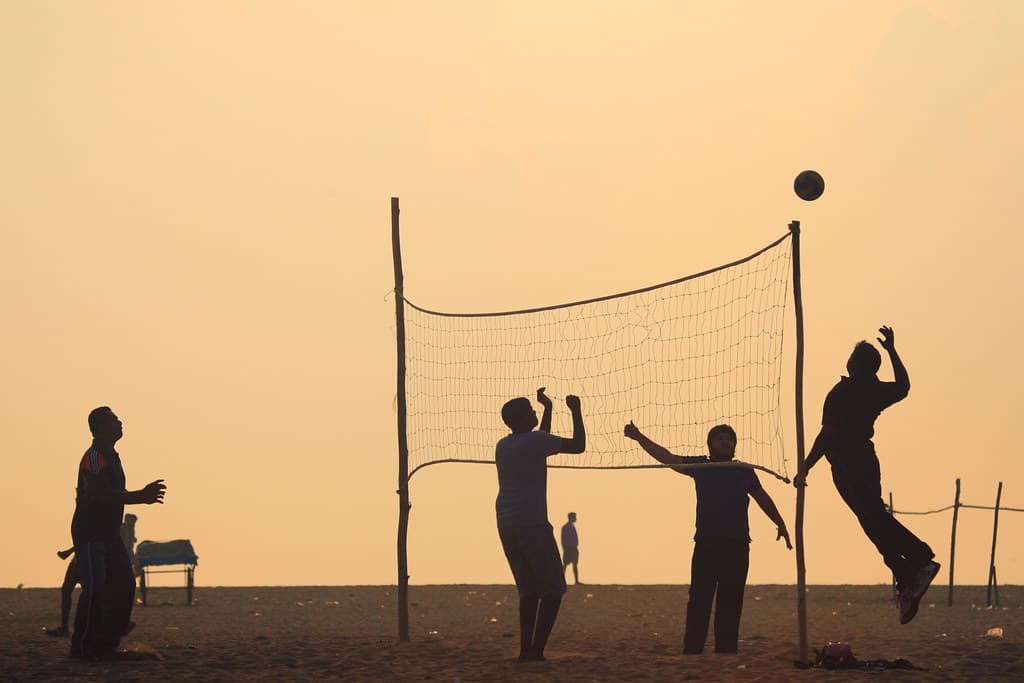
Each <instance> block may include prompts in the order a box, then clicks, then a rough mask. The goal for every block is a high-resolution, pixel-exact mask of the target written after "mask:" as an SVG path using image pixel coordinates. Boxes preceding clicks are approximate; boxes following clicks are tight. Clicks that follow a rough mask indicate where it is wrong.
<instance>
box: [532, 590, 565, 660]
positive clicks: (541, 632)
mask: <svg viewBox="0 0 1024 683" xmlns="http://www.w3.org/2000/svg"><path fill="white" fill-rule="evenodd" d="M561 605H562V596H561V595H555V596H546V597H543V598H541V600H540V608H539V609H538V610H537V632H536V633H534V635H533V649H532V651H531V653H530V658H531V659H532V660H533V661H535V662H542V661H544V647H545V646H546V645H547V644H548V636H550V635H551V629H552V628H554V626H555V619H556V618H557V617H558V608H559V607H560V606H561Z"/></svg>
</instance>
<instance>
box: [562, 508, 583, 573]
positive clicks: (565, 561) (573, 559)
mask: <svg viewBox="0 0 1024 683" xmlns="http://www.w3.org/2000/svg"><path fill="white" fill-rule="evenodd" d="M579 563H580V538H579V536H577V535H576V513H575V512H570V513H569V521H568V522H566V523H565V524H563V525H562V574H563V575H564V574H565V568H566V567H568V566H569V565H570V564H571V565H572V581H573V585H577V586H578V585H579V584H580V570H579Z"/></svg>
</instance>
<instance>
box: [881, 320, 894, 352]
mask: <svg viewBox="0 0 1024 683" xmlns="http://www.w3.org/2000/svg"><path fill="white" fill-rule="evenodd" d="M878 331H879V332H881V333H882V336H881V337H878V338H877V339H878V343H879V345H880V346H881V347H882V348H883V349H885V350H886V351H888V352H889V353H892V352H893V349H895V348H896V335H895V333H894V332H893V331H892V328H891V327H889V326H888V325H882V326H881V327H880V328H878Z"/></svg>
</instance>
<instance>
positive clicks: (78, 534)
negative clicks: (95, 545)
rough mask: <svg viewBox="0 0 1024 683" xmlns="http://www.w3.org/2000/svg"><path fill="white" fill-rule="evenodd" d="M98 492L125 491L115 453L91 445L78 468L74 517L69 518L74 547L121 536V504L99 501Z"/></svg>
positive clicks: (117, 457)
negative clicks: (104, 490) (108, 490)
mask: <svg viewBox="0 0 1024 683" xmlns="http://www.w3.org/2000/svg"><path fill="white" fill-rule="evenodd" d="M101 489H110V490H114V491H124V490H125V477H124V469H123V468H122V467H121V457H120V456H119V455H118V454H117V451H115V450H114V449H113V448H110V449H103V448H100V447H99V446H97V445H96V444H93V445H92V447H91V448H89V450H87V451H86V452H85V455H83V456H82V460H81V462H80V463H79V465H78V489H77V495H76V497H75V514H74V517H72V518H71V537H72V538H73V539H74V541H75V543H76V544H77V543H82V542H88V541H110V540H115V539H120V537H121V518H122V517H123V516H124V505H123V504H121V503H117V504H114V503H109V502H103V501H101V500H98V499H97V496H96V494H97V492H98V491H100V490H101Z"/></svg>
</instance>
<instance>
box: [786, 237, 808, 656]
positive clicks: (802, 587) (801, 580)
mask: <svg viewBox="0 0 1024 683" xmlns="http://www.w3.org/2000/svg"><path fill="white" fill-rule="evenodd" d="M789 231H790V232H791V233H792V234H793V310H794V311H795V312H796V372H795V374H796V392H795V394H794V396H795V399H796V463H797V464H796V471H797V473H798V474H799V475H800V478H801V479H802V480H805V479H806V477H807V471H806V469H805V468H806V465H805V461H804V302H803V293H802V291H801V289H800V221H792V222H791V223H790V224H789ZM795 526H796V528H795V529H794V531H795V532H796V611H797V621H798V622H799V629H800V661H801V662H806V661H809V657H808V648H807V572H806V569H805V566H804V487H803V486H798V487H797V488H796V522H795Z"/></svg>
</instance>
